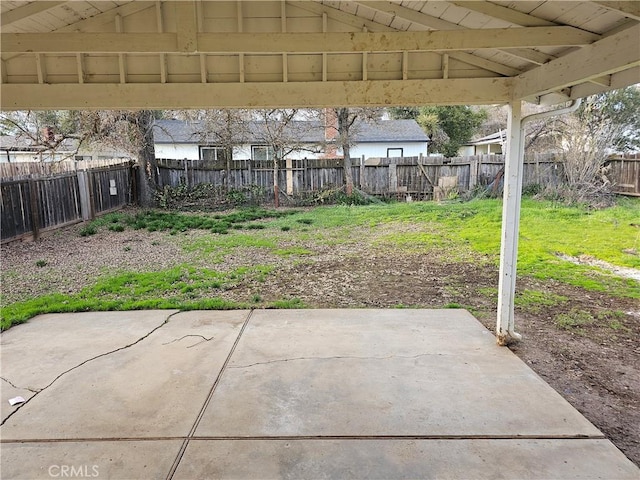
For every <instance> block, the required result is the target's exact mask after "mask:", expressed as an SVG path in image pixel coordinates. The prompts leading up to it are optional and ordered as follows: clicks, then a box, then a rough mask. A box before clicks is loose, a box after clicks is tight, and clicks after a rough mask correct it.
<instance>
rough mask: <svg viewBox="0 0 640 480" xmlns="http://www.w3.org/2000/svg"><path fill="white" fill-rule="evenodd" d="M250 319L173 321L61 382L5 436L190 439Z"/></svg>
mask: <svg viewBox="0 0 640 480" xmlns="http://www.w3.org/2000/svg"><path fill="white" fill-rule="evenodd" d="M248 313H249V312H248V311H230V312H217V313H216V314H214V315H212V314H210V313H209V312H184V313H179V314H176V315H173V316H172V317H171V318H170V321H169V322H168V323H166V324H165V325H163V326H162V327H161V328H158V329H157V330H156V331H155V332H154V333H153V334H152V335H149V336H148V337H146V338H145V339H144V341H141V342H139V343H136V344H135V345H132V346H131V347H128V348H124V349H121V350H118V351H115V352H113V353H111V354H109V355H103V356H100V357H98V358H96V359H95V360H93V361H91V362H88V363H85V364H83V365H81V366H80V367H79V368H76V369H74V370H72V371H70V372H69V373H67V374H66V375H64V376H63V377H60V378H59V379H58V380H57V381H56V382H55V383H54V384H53V385H51V386H50V387H48V388H47V389H46V390H44V391H42V392H41V393H40V394H38V395H37V396H36V397H35V398H33V399H32V400H31V401H30V402H29V404H28V405H25V406H24V407H22V409H21V410H20V411H18V412H16V413H15V414H14V415H13V416H12V417H11V418H9V419H8V420H7V421H6V423H5V424H4V425H3V426H2V427H1V429H0V433H1V434H2V438H3V439H60V438H121V437H148V436H151V437H166V436H185V435H187V434H188V433H189V430H190V429H191V427H192V426H193V423H194V422H195V420H196V417H197V415H198V412H199V410H200V408H201V406H202V405H203V403H204V401H205V399H206V398H207V395H208V394H209V391H210V389H211V386H212V385H213V383H214V381H215V379H216V378H217V376H218V374H219V373H220V369H221V367H222V364H223V362H224V361H225V359H226V357H227V355H228V353H229V350H230V349H231V346H232V345H233V343H234V341H235V339H236V338H237V336H238V332H239V330H240V327H241V326H242V324H243V323H244V321H245V319H246V317H247V315H248ZM131 321H134V322H135V320H131ZM146 334H148V332H146V333H145V335H146ZM71 347H72V348H81V347H80V346H78V344H77V343H72V345H71ZM25 348H28V346H27V345H25ZM3 368H4V364H3Z"/></svg>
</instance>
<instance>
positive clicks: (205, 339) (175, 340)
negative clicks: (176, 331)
mask: <svg viewBox="0 0 640 480" xmlns="http://www.w3.org/2000/svg"><path fill="white" fill-rule="evenodd" d="M187 337H200V338H201V339H202V341H201V342H196V343H194V344H193V345H189V346H188V347H187V348H192V347H195V346H196V345H200V344H201V343H203V342H210V341H211V340H213V339H214V338H215V337H211V338H207V337H205V336H204V335H183V336H182V337H180V338H176V339H174V340H171V341H170V342H167V343H163V344H162V345H169V344H171V343H175V342H179V341H180V340H182V339H185V338H187Z"/></svg>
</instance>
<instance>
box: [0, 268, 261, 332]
mask: <svg viewBox="0 0 640 480" xmlns="http://www.w3.org/2000/svg"><path fill="white" fill-rule="evenodd" d="M272 269H273V267H270V266H253V267H241V268H237V269H235V270H232V271H229V272H218V271H215V270H210V269H204V268H195V267H191V266H187V265H181V266H178V267H174V268H170V269H167V270H162V271H159V272H142V273H141V272H124V273H121V274H119V275H115V276H112V277H107V278H103V279H100V280H98V281H97V282H96V283H95V284H94V285H91V286H89V287H86V288H84V289H82V290H81V291H80V292H78V293H77V294H72V295H64V294H59V293H55V294H51V295H45V296H41V297H38V298H34V299H31V300H27V301H24V302H17V303H13V304H10V305H7V306H6V307H4V308H2V310H1V312H0V324H1V327H2V330H6V329H7V328H9V327H10V326H11V325H14V324H16V323H21V322H24V321H26V320H28V319H29V318H31V317H33V316H35V315H39V314H43V313H61V312H85V311H104V310H141V309H156V308H157V309H167V308H172V309H180V310H193V309H203V310H207V309H230V308H248V307H247V305H246V304H242V303H237V302H230V301H227V300H223V299H220V298H218V297H217V295H219V294H220V292H222V291H224V290H226V289H229V288H233V287H234V286H236V285H238V284H239V283H241V282H243V281H245V280H252V279H253V280H257V281H264V279H265V278H266V276H267V275H268V274H269V273H270V272H271V271H272Z"/></svg>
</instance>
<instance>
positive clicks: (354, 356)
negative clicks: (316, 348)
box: [227, 353, 444, 368]
mask: <svg viewBox="0 0 640 480" xmlns="http://www.w3.org/2000/svg"><path fill="white" fill-rule="evenodd" d="M430 355H444V354H443V353H420V354H418V355H388V356H386V357H359V356H356V355H335V356H331V357H292V358H280V359H277V360H269V361H266V362H256V363H250V364H248V365H229V367H227V368H250V367H255V366H256V365H268V364H270V363H283V362H295V361H298V360H341V359H347V360H349V359H355V360H388V359H390V358H407V359H412V358H419V357H427V356H430Z"/></svg>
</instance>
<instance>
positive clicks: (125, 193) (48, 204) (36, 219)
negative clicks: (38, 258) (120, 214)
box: [0, 164, 134, 243]
mask: <svg viewBox="0 0 640 480" xmlns="http://www.w3.org/2000/svg"><path fill="white" fill-rule="evenodd" d="M133 178H134V175H133V173H132V168H131V167H130V166H129V165H128V164H126V165H122V164H121V165H115V166H111V167H103V168H96V169H92V170H81V171H78V172H74V173H64V174H59V175H55V176H50V177H40V178H25V179H18V180H8V181H5V180H3V181H2V184H1V186H0V201H1V204H2V215H1V216H2V219H1V228H2V235H1V237H2V243H5V242H7V241H11V240H17V239H20V238H25V237H30V236H32V237H33V238H34V239H35V238H38V236H39V235H40V233H42V232H44V231H47V230H53V229H56V228H61V227H63V226H66V225H71V224H74V223H78V222H81V221H83V220H91V219H93V218H95V216H96V215H99V214H102V213H106V212H109V211H113V210H116V209H118V208H122V207H123V206H125V205H127V204H130V203H132V202H133V200H134V199H133V198H132V180H133Z"/></svg>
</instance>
